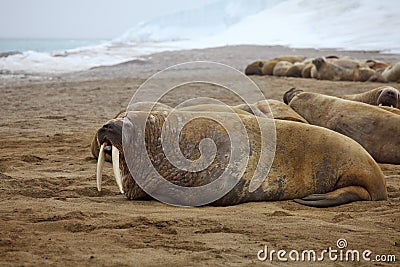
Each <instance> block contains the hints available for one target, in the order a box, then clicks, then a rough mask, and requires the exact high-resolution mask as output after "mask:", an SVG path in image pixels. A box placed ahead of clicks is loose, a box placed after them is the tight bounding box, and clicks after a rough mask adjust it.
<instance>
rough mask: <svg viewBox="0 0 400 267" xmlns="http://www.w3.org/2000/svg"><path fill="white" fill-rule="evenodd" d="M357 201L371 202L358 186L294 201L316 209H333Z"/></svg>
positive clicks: (363, 189)
mask: <svg viewBox="0 0 400 267" xmlns="http://www.w3.org/2000/svg"><path fill="white" fill-rule="evenodd" d="M359 200H371V197H370V195H369V193H368V191H367V190H365V188H363V187H360V186H348V187H344V188H339V189H337V190H335V191H333V192H329V193H326V194H312V195H309V196H306V197H303V198H302V199H294V201H295V202H297V203H299V204H303V205H306V206H310V207H318V208H326V207H334V206H339V205H342V204H346V203H350V202H354V201H359Z"/></svg>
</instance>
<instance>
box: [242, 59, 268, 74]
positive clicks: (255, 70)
mask: <svg viewBox="0 0 400 267" xmlns="http://www.w3.org/2000/svg"><path fill="white" fill-rule="evenodd" d="M266 62H267V61H265V60H257V61H254V62H252V63H250V64H249V65H247V67H246V69H245V70H244V73H245V74H246V75H267V74H266V73H264V72H263V67H264V65H265V64H266Z"/></svg>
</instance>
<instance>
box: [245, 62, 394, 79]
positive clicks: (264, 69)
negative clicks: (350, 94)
mask: <svg viewBox="0 0 400 267" xmlns="http://www.w3.org/2000/svg"><path fill="white" fill-rule="evenodd" d="M245 74H246V75H273V76H285V77H300V78H314V79H318V80H331V81H358V82H367V81H368V82H381V83H386V82H397V83H399V82H400V62H398V63H395V64H389V63H385V62H382V61H378V60H372V59H369V60H357V59H353V58H349V57H342V58H339V57H336V56H328V57H318V58H306V57H303V56H279V57H275V58H272V59H270V60H257V61H254V62H252V63H250V64H249V65H248V66H247V67H246V69H245Z"/></svg>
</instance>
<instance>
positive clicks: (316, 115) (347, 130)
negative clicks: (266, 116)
mask: <svg viewBox="0 0 400 267" xmlns="http://www.w3.org/2000/svg"><path fill="white" fill-rule="evenodd" d="M283 98H284V101H285V103H287V104H288V105H289V106H290V107H291V108H292V109H293V110H294V111H296V112H297V113H298V114H300V115H301V116H302V117H304V118H305V119H306V120H307V121H308V122H309V123H310V124H313V125H318V126H321V127H325V128H328V129H331V130H334V131H336V132H339V133H341V134H344V135H346V136H348V137H350V138H352V139H354V140H355V141H357V142H358V143H359V144H361V145H362V146H363V147H364V148H365V149H366V150H367V151H368V152H369V153H370V154H371V155H372V157H373V158H374V159H375V160H376V161H378V162H381V163H391V164H400V117H399V116H398V115H396V114H394V113H392V112H389V111H386V110H383V109H380V108H379V107H376V106H372V105H369V104H365V103H361V102H356V101H351V100H346V99H341V98H338V97H333V96H326V95H322V94H317V93H308V92H304V91H303V90H300V89H297V88H292V89H290V90H289V91H287V92H286V93H285V94H284V97H283Z"/></svg>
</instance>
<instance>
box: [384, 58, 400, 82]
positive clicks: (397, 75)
mask: <svg viewBox="0 0 400 267" xmlns="http://www.w3.org/2000/svg"><path fill="white" fill-rule="evenodd" d="M382 76H383V77H384V78H385V79H386V80H387V81H389V82H397V83H399V82H400V62H397V63H396V64H393V65H390V66H388V67H387V68H386V69H385V70H384V71H383V72H382Z"/></svg>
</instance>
